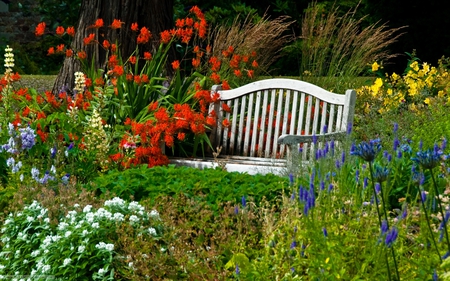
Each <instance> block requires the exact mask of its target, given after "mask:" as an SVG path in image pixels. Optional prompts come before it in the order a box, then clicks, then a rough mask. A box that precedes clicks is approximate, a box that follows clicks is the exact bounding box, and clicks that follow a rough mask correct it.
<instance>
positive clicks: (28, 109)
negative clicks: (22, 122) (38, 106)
mask: <svg viewBox="0 0 450 281" xmlns="http://www.w3.org/2000/svg"><path fill="white" fill-rule="evenodd" d="M28 114H30V108H29V107H28V106H27V107H25V109H24V110H23V111H22V116H23V117H26V116H28Z"/></svg>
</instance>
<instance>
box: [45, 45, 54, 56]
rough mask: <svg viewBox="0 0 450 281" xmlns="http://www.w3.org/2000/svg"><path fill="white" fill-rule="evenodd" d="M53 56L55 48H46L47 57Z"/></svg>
mask: <svg viewBox="0 0 450 281" xmlns="http://www.w3.org/2000/svg"><path fill="white" fill-rule="evenodd" d="M53 54H55V48H54V47H50V48H48V51H47V56H51V55H53Z"/></svg>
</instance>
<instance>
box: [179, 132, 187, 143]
mask: <svg viewBox="0 0 450 281" xmlns="http://www.w3.org/2000/svg"><path fill="white" fill-rule="evenodd" d="M185 138H186V134H185V133H178V135H177V139H178V140H180V141H184V139H185Z"/></svg>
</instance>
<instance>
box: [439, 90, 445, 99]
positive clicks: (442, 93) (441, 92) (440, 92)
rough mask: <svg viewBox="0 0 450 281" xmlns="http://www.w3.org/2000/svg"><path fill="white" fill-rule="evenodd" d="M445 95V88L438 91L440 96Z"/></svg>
mask: <svg viewBox="0 0 450 281" xmlns="http://www.w3.org/2000/svg"><path fill="white" fill-rule="evenodd" d="M444 95H445V92H444V91H443V90H440V91H439V92H438V97H440V98H442V97H443V96H444Z"/></svg>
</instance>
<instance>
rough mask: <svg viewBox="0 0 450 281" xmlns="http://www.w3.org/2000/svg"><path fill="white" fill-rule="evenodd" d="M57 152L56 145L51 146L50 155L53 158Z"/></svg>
mask: <svg viewBox="0 0 450 281" xmlns="http://www.w3.org/2000/svg"><path fill="white" fill-rule="evenodd" d="M56 152H57V149H56V146H54V147H52V148H50V157H51V158H52V159H53V158H55V157H56Z"/></svg>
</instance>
